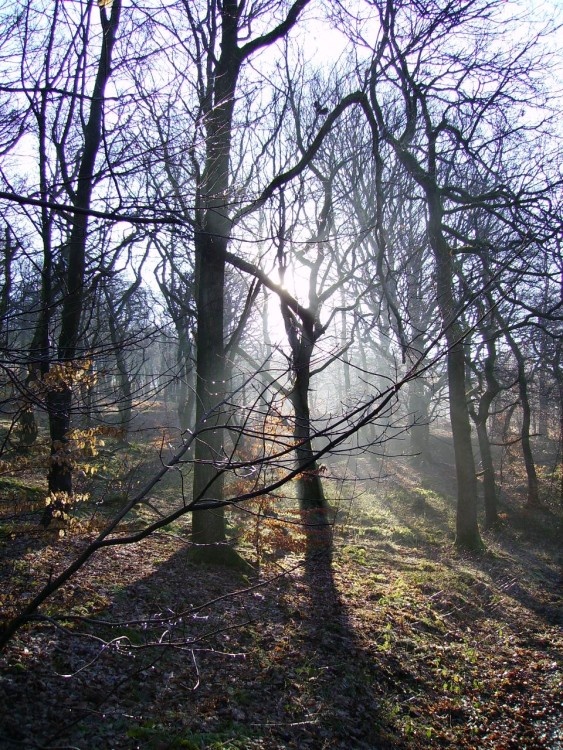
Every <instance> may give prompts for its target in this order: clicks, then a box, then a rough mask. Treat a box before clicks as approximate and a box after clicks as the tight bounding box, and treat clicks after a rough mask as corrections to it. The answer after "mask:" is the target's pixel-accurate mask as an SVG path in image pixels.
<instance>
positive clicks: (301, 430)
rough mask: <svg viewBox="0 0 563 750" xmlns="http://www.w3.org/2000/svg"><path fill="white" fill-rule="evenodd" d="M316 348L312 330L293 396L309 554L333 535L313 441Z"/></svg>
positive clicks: (298, 361)
mask: <svg viewBox="0 0 563 750" xmlns="http://www.w3.org/2000/svg"><path fill="white" fill-rule="evenodd" d="M313 347H314V336H313V332H312V330H310V331H309V332H307V331H306V330H304V331H303V332H302V336H301V340H300V342H299V343H298V344H297V345H296V346H294V350H293V370H294V376H295V381H294V384H293V388H292V390H291V393H290V400H291V404H292V406H293V411H294V419H295V422H294V428H293V437H294V439H295V443H296V448H295V456H296V466H297V468H298V469H301V468H302V469H303V470H302V472H301V473H300V474H299V475H298V477H297V480H296V482H297V499H298V501H299V510H300V511H301V518H302V522H303V524H304V528H305V536H306V539H307V553H308V554H313V553H315V552H318V551H319V550H322V549H327V548H330V547H331V544H332V535H331V528H330V525H329V521H328V515H327V502H326V499H325V494H324V490H323V485H322V481H321V477H320V473H319V468H318V465H317V463H316V462H315V461H314V460H313V458H314V451H313V444H312V439H311V414H310V407H309V385H310V381H311V355H312V352H313Z"/></svg>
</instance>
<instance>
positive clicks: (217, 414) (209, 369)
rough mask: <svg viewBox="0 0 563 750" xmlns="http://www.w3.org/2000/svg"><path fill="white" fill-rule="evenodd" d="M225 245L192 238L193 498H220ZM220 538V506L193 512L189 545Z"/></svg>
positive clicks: (212, 239) (222, 531) (203, 237)
mask: <svg viewBox="0 0 563 750" xmlns="http://www.w3.org/2000/svg"><path fill="white" fill-rule="evenodd" d="M225 245H226V242H225V240H223V239H221V238H219V237H211V236H209V235H207V236H206V235H203V234H199V235H198V237H197V239H196V300H197V302H196V303H197V311H198V324H197V360H196V363H197V364H196V368H197V386H196V392H197V407H196V423H197V425H198V429H203V432H202V434H201V436H200V437H198V439H197V441H196V446H195V466H194V481H193V497H194V500H198V499H204V498H207V499H209V498H214V499H216V500H222V499H223V483H224V476H223V474H222V472H221V463H222V461H223V460H224V453H223V442H222V428H221V421H222V403H221V402H222V401H223V399H224V395H225V391H226V388H225V358H224V340H223V309H224V282H225V249H226V247H225ZM225 539H226V534H225V519H224V510H223V508H217V509H212V510H199V511H198V510H196V511H195V512H194V514H193V519H192V540H193V542H194V544H197V545H215V544H220V543H224V542H225Z"/></svg>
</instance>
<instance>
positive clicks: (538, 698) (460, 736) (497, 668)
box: [0, 446, 561, 750]
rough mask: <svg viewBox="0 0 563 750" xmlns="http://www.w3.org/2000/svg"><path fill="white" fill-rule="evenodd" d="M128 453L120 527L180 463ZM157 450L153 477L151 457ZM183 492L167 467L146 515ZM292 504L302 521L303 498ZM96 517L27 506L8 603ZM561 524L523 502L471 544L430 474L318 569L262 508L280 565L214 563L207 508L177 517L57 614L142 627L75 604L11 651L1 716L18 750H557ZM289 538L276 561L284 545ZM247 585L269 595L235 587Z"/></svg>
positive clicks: (389, 495)
mask: <svg viewBox="0 0 563 750" xmlns="http://www.w3.org/2000/svg"><path fill="white" fill-rule="evenodd" d="M128 450H130V453H126V454H123V455H122V456H120V457H119V458H118V457H116V456H113V455H112V456H111V460H108V459H107V457H104V456H102V455H100V456H98V457H96V458H95V460H96V461H97V462H99V464H98V471H97V474H95V475H94V477H90V476H88V477H86V478H84V482H85V483H86V482H90V483H91V485H92V486H94V487H96V486H97V489H96V490H95V492H94V493H93V494H94V496H95V497H93V498H92V499H91V500H90V501H88V502H87V503H84V504H83V508H88V507H89V508H90V510H92V509H93V510H94V511H95V516H96V517H99V518H100V519H101V520H104V519H105V517H106V514H109V513H110V512H113V511H114V510H115V507H117V506H118V505H119V504H120V503H122V502H123V501H124V499H125V497H126V496H128V494H129V493H130V492H134V491H135V487H136V486H138V484H142V482H143V481H144V480H145V478H146V475H149V474H150V471H151V470H152V468H154V466H157V465H158V460H159V459H158V455H156V456H155V454H154V453H150V452H148V453H147V452H145V453H143V450H142V447H141V446H139V447H135V446H134V447H132V448H131V449H128ZM143 457H144V458H143ZM145 459H146V465H144V468H143V475H142V476H141V475H140V474H139V473H138V470H137V469H136V468H135V467H136V466H137V467H138V466H140V463H139V462H140V461H141V460H143V461H144V460H145ZM91 460H92V461H93V460H94V459H91ZM132 471H134V473H133V474H131V472H132ZM102 476H103V479H101V477H102ZM185 479H186V480H188V479H189V477H188V476H186V477H185ZM179 487H181V483H180V482H179V478H178V477H177V476H173V475H171V476H170V477H167V478H166V480H165V481H164V482H162V483H161V484H159V485H158V486H157V488H155V491H154V494H153V496H151V499H150V503H151V505H153V506H154V507H153V508H151V507H150V506H148V505H141V506H140V507H139V508H138V509H136V511H135V513H134V514H132V519H130V522H131V523H132V524H133V525H138V526H137V527H140V526H141V525H143V524H146V523H149V522H150V521H151V519H153V518H154V517H155V508H156V510H157V511H159V510H160V511H163V510H165V509H166V508H167V507H170V506H171V504H172V503H176V502H177V500H178V497H179V495H178V491H179ZM42 493H43V489H42V484H41V480H40V479H39V478H38V476H34V475H32V474H29V473H25V472H22V473H21V474H20V475H18V476H17V477H15V478H12V477H2V478H0V498H1V497H4V498H5V500H6V502H5V504H4V505H3V506H2V507H3V508H4V509H5V508H6V507H8V504H9V503H11V502H13V498H14V497H20V498H26V502H27V506H25V503H24V506H25V507H24V506H22V509H21V510H22V513H23V516H24V517H25V514H26V513H28V512H36V511H34V510H33V509H34V508H35V505H36V504H37V498H41V497H42ZM111 493H113V496H115V506H114V505H113V504H112V501H111V500H110V497H112V494H111ZM117 496H119V497H117ZM10 498H12V499H10ZM34 498H35V499H34ZM95 498H96V499H95ZM97 502H101V506H98V505H96V503H97ZM333 504H336V503H335V501H334V500H333ZM275 509H276V510H277V511H278V515H279V516H280V517H281V518H283V516H284V515H285V514H288V518H290V519H293V518H294V517H295V514H294V515H292V513H293V510H292V506H291V504H290V503H289V502H288V503H286V505H280V504H277V505H276V506H275ZM81 512H82V511H81ZM84 519H85V523H84V525H83V527H82V529H81V530H77V531H76V533H75V534H73V535H69V536H68V537H65V538H62V539H58V538H57V537H56V536H55V535H54V534H52V533H49V532H45V531H43V530H40V529H39V528H38V527H36V526H33V525H32V524H31V523H30V521H29V518H27V520H25V518H23V520H21V521H19V520H18V519H12V520H9V521H8V520H5V522H4V525H3V527H1V528H3V533H0V544H1V545H2V551H3V555H4V560H3V563H2V565H3V567H2V576H3V578H2V583H3V589H2V591H3V594H2V604H3V609H4V614H9V613H10V612H12V611H15V609H16V608H17V606H18V604H19V603H21V601H23V600H25V597H27V596H29V594H30V593H31V592H32V591H33V590H34V587H36V586H37V585H38V583H39V582H41V581H45V580H48V577H49V575H51V574H52V572H53V571H55V572H56V570H58V569H59V568H60V566H61V565H63V564H65V563H66V562H68V561H69V560H71V559H72V557H73V555H74V554H75V553H76V550H77V549H79V548H80V545H81V544H82V543H83V542H84V541H85V540H86V539H88V538H90V536H91V535H92V534H93V533H95V526H94V524H93V523H91V524H90V526H89V525H88V523H87V522H86V521H87V520H88V518H87V517H86V516H85V517H84ZM560 519H561V513H560V511H559V510H558V508H557V507H556V506H553V507H549V508H548V509H546V510H545V511H542V512H540V513H537V514H535V515H530V514H529V513H526V512H525V511H523V510H521V508H520V507H518V506H517V505H514V506H512V507H510V508H508V509H507V517H506V519H505V523H504V525H503V526H501V528H500V529H499V530H497V531H495V532H490V533H487V534H485V539H486V542H487V547H488V551H487V553H486V554H483V555H475V556H471V555H465V554H460V553H459V552H457V551H456V550H455V549H454V547H453V545H452V539H453V536H452V528H453V504H452V499H451V497H449V496H448V495H447V493H445V492H444V491H443V488H442V489H440V488H439V487H436V486H432V485H431V484H430V483H429V482H428V483H426V482H423V481H420V482H419V483H418V484H417V483H416V482H415V481H413V479H412V477H410V478H409V483H408V484H406V483H400V482H399V481H398V480H396V481H394V482H387V483H385V484H382V485H380V486H379V487H371V488H370V491H369V492H364V493H363V494H362V495H360V496H359V497H357V498H352V499H349V500H348V501H347V502H346V503H344V502H342V503H341V510H340V512H339V514H338V516H337V521H336V524H335V548H334V554H333V560H332V565H331V567H330V568H328V569H327V568H325V567H323V564H322V563H318V564H315V565H313V566H309V567H307V566H304V565H302V560H301V557H300V556H301V554H302V548H301V547H300V541H299V531H298V527H295V526H294V525H288V526H287V528H286V529H284V528H283V523H282V522H281V521H280V520H279V519H274V521H272V522H271V523H270V522H262V523H264V528H263V531H264V532H265V537H264V538H263V539H262V541H261V542H260V543H261V544H262V548H261V550H262V558H261V568H260V574H259V576H256V575H253V576H251V577H248V576H247V577H246V578H244V577H242V576H241V575H240V574H238V573H236V572H234V571H225V570H223V569H220V568H214V567H200V566H195V565H193V564H192V563H191V562H190V561H189V558H188V549H189V545H188V542H187V541H186V531H187V527H186V523H185V521H184V520H181V521H178V522H174V523H173V524H171V525H170V527H169V528H168V529H165V530H164V531H163V533H159V534H157V535H155V536H153V537H151V538H150V539H147V540H145V541H144V542H143V543H141V544H139V545H135V546H133V547H117V548H114V549H111V550H106V551H105V552H103V553H100V554H99V555H97V556H95V558H93V560H92V561H91V564H90V565H89V566H88V567H86V568H84V569H83V570H81V571H80V572H79V573H78V574H77V575H76V576H75V578H74V579H73V580H72V582H71V584H69V586H67V587H66V588H65V589H64V590H63V591H61V592H60V593H59V594H57V596H55V597H53V598H52V599H51V600H50V602H49V604H48V606H47V607H46V608H45V610H44V613H45V614H47V615H50V616H53V617H55V616H57V615H64V614H65V613H66V614H69V613H72V614H74V615H78V616H84V617H87V618H88V617H92V616H95V618H96V619H105V620H108V621H112V622H118V621H121V622H122V624H121V625H116V626H112V627H110V626H108V625H106V626H105V627H102V626H100V625H95V624H88V623H87V622H82V623H81V622H78V621H75V620H66V621H65V620H64V619H63V620H59V621H58V622H59V624H60V625H63V626H64V627H65V628H66V629H67V630H66V631H63V630H61V629H60V628H58V627H54V626H53V623H50V624H49V623H46V622H44V623H38V624H34V625H33V626H32V627H31V628H29V629H28V630H25V631H22V632H21V633H20V635H19V636H18V638H17V639H16V640H15V641H14V642H12V644H11V646H10V648H9V649H8V651H7V652H6V654H5V655H4V657H3V661H2V662H0V665H1V666H2V668H3V674H4V677H3V678H0V694H1V691H2V689H3V687H2V686H3V684H5V685H7V687H8V689H9V691H10V695H13V700H12V702H11V706H14V708H12V709H11V710H10V712H6V716H4V717H3V718H2V719H0V743H3V746H6V747H7V748H9V749H10V750H11V748H12V745H10V744H9V743H8V740H9V739H10V738H11V737H15V738H16V741H15V743H14V745H13V747H14V748H15V747H21V746H22V744H23V746H25V744H26V742H27V741H28V740H29V739H30V737H33V741H34V742H40V743H41V744H42V745H43V746H45V747H49V746H50V745H51V746H52V745H53V744H54V745H56V746H60V745H61V744H62V745H65V746H74V747H79V748H81V749H82V748H84V750H85V748H88V750H98V748H99V749H100V750H102V749H103V748H109V747H120V748H123V749H124V750H133V749H134V748H140V747H142V748H149V750H151V749H152V750H165V748H172V749H174V748H186V747H188V748H197V749H198V750H199V749H200V748H202V749H204V748H227V749H230V750H235V749H238V748H245V750H280V749H281V748H284V749H285V748H287V749H288V750H289V749H291V748H297V747H299V748H325V747H326V748H327V749H328V748H337V749H338V748H342V750H344V748H349V747H355V746H357V747H362V748H363V747H366V748H369V747H374V748H379V749H382V750H386V748H394V750H423V749H424V750H426V748H428V747H433V748H434V747H436V748H452V750H453V748H458V747H459V748H462V749H465V750H474V748H475V747H479V748H483V750H498V748H499V747H507V748H509V747H512V746H514V747H516V746H519V747H529V748H534V750H536V748H538V749H539V748H542V747H545V748H548V747H557V742H560V741H561V738H560V737H558V736H557V734H556V732H557V731H558V730H557V727H558V714H557V702H556V696H557V692H558V690H559V686H560V671H559V666H558V665H559V659H560V651H559V646H560V631H559V630H558V628H557V624H556V619H555V618H556V614H555V613H556V608H557V603H558V600H557V596H558V594H557V582H558V577H557V554H558V538H557V534H556V533H555V532H554V529H555V528H556V525H557V523H559V522H560ZM229 523H230V528H231V529H232V531H233V533H235V534H236V535H237V536H238V537H239V539H240V542H241V546H240V549H241V551H242V552H243V553H244V554H245V555H249V556H251V557H252V556H255V555H256V554H257V553H258V549H257V547H256V523H257V521H256V517H255V516H252V515H249V514H246V513H240V512H239V511H233V512H232V513H231V514H229ZM268 523H270V525H269V526H268ZM32 530H34V531H33V533H32ZM282 530H283V533H282ZM280 540H281V542H282V546H281V547H280V549H279V550H278V552H279V554H276V555H275V556H274V555H272V554H271V550H269V548H268V545H270V546H272V545H273V544H274V543H277V542H279V541H280ZM264 550H266V551H264ZM268 550H269V551H268ZM284 571H285V573H284ZM280 574H281V575H280ZM270 579H271V581H270V582H269V583H268V580H270ZM254 586H257V588H254ZM241 589H249V590H248V591H246V593H244V594H240V595H233V592H234V591H238V590H241ZM206 602H207V603H208V604H207V606H206V607H203V608H201V605H202V604H203V603H206ZM118 637H120V638H121V640H120V641H116V640H115V639H116V638H118ZM96 639H102V641H104V640H105V641H107V642H112V644H113V645H112V646H111V647H106V646H103V645H101V644H102V641H100V640H96ZM159 642H160V644H161V645H159ZM167 642H172V643H178V644H179V645H177V646H175V647H166V648H165V647H164V644H166V643H167ZM61 675H73V676H72V677H61ZM2 679H4V680H7V682H5V683H3V682H2ZM18 696H19V698H18ZM34 707H35V710H34ZM37 707H40V708H39V709H38V708H37ZM11 717H15V719H14V721H12V723H10V719H11ZM22 727H23V729H22ZM18 732H20V734H21V733H22V732H23V734H21V736H20V738H19V740H18V739H17V737H18ZM26 732H27V733H28V734H26ZM542 737H543V739H542ZM18 743H19V744H18ZM370 743H371V744H370ZM510 743H517V744H516V745H514V744H512V745H511V744H510ZM542 743H543V744H542Z"/></svg>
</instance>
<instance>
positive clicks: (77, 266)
mask: <svg viewBox="0 0 563 750" xmlns="http://www.w3.org/2000/svg"><path fill="white" fill-rule="evenodd" d="M120 12H121V0H114V2H113V5H112V8H111V14H110V17H109V18H108V17H107V12H106V10H105V8H101V9H100V16H101V21H102V28H103V31H104V34H103V41H102V46H101V49H100V57H99V63H98V71H97V75H96V81H95V84H94V89H93V94H92V103H91V106H90V115H89V118H88V121H87V122H86V124H85V125H84V130H83V135H84V148H83V152H82V158H81V161H80V167H79V170H78V177H77V185H76V195H75V200H74V205H75V206H76V208H80V209H82V210H83V211H84V212H83V213H78V212H77V213H75V214H74V216H73V218H72V226H71V230H70V238H69V256H68V271H67V275H66V295H65V298H64V301H63V305H62V311H61V332H60V336H59V342H58V362H59V363H60V364H61V365H62V367H63V368H64V367H66V366H69V365H70V366H71V367H72V365H73V363H74V361H75V357H76V350H77V346H78V335H79V326H80V317H81V314H82V307H83V302H84V273H85V261H86V244H87V233H88V214H87V210H88V209H89V208H90V204H91V200H92V190H93V186H94V169H95V163H96V157H97V154H98V150H99V147H100V143H101V139H102V119H103V106H104V92H105V87H106V84H107V82H108V80H109V77H110V75H111V62H112V52H113V47H114V44H115V35H116V31H117V27H118V25H119V16H120ZM54 372H55V375H56V374H57V373H56V370H55V371H54ZM71 411H72V385H71V383H70V382H69V379H68V377H67V376H61V377H59V378H57V382H55V383H53V384H52V387H51V388H50V390H49V392H48V394H47V412H48V415H49V430H50V437H51V461H50V468H49V474H48V485H49V492H50V493H52V494H54V495H55V496H57V503H56V504H55V503H52V504H51V505H49V506H47V508H46V509H45V513H44V516H43V523H45V524H49V522H50V520H51V517H52V514H53V511H54V510H57V504H59V505H60V507H61V508H62V509H63V510H64V508H65V506H66V504H67V503H68V500H69V499H70V498H71V497H72V460H71V458H70V455H69V438H68V433H69V429H70V420H71Z"/></svg>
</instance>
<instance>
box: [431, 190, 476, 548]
mask: <svg viewBox="0 0 563 750" xmlns="http://www.w3.org/2000/svg"><path fill="white" fill-rule="evenodd" d="M425 189H426V197H427V205H428V237H429V241H430V246H431V248H432V251H433V253H434V258H435V261H436V283H437V296H438V307H439V310H440V316H441V320H442V326H443V328H444V331H445V337H446V342H447V346H448V352H447V357H446V365H447V373H448V391H449V400H450V421H451V427H452V438H453V444H454V455H455V468H456V479H457V511H456V545H457V546H458V547H462V548H463V549H469V550H478V549H481V548H482V547H483V542H482V540H481V536H480V534H479V525H478V523H477V495H478V493H477V475H476V469H475V457H474V455H473V446H472V443H471V422H470V416H469V405H468V403H467V397H466V394H465V383H466V372H465V352H464V343H463V338H462V332H461V328H460V325H459V322H458V319H457V310H456V305H455V299H454V294H453V282H454V276H453V264H452V252H451V249H450V247H449V245H448V243H447V241H446V239H445V238H444V234H443V231H442V213H443V212H442V205H441V199H440V195H439V191H438V188H437V186H436V185H435V183H434V182H433V181H429V182H427V183H426V185H425Z"/></svg>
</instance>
